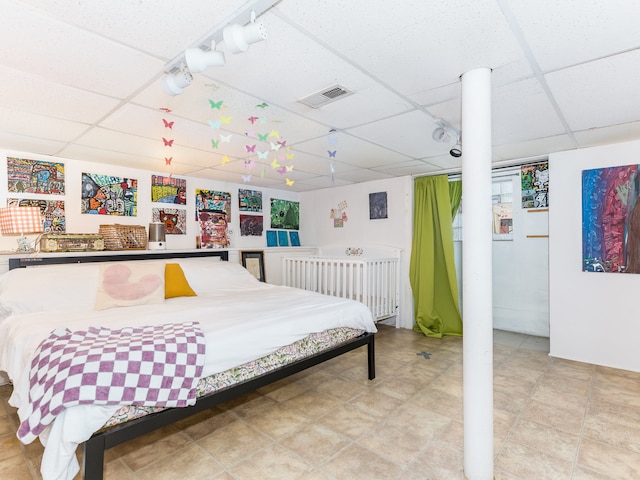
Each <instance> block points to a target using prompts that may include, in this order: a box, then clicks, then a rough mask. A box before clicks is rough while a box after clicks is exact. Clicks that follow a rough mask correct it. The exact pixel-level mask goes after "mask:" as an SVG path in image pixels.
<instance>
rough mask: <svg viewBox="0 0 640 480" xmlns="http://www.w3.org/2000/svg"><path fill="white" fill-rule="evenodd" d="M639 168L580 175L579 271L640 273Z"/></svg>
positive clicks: (603, 169) (635, 166) (598, 170)
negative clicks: (580, 237)
mask: <svg viewBox="0 0 640 480" xmlns="http://www.w3.org/2000/svg"><path fill="white" fill-rule="evenodd" d="M639 173H640V166H639V165H625V166H619V167H608V168H596V169H592V170H583V172H582V270H583V271H585V272H616V273H640V202H638V194H639V193H640V185H639V182H640V178H639Z"/></svg>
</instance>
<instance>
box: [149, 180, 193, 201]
mask: <svg viewBox="0 0 640 480" xmlns="http://www.w3.org/2000/svg"><path fill="white" fill-rule="evenodd" d="M151 201H152V202H158V203H175V204H177V205H186V204H187V180H186V179H184V178H176V177H173V176H170V177H165V176H163V175H151Z"/></svg>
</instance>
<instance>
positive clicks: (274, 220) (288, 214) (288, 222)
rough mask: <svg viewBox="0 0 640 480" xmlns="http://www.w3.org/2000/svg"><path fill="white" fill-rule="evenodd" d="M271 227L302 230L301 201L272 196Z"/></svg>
mask: <svg viewBox="0 0 640 480" xmlns="http://www.w3.org/2000/svg"><path fill="white" fill-rule="evenodd" d="M271 228H282V229H285V230H300V202H292V201H289V200H279V199H277V198H272V199H271Z"/></svg>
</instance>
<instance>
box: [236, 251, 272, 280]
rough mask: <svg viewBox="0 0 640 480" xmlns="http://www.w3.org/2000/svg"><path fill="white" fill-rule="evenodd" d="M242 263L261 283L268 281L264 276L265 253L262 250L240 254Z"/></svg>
mask: <svg viewBox="0 0 640 480" xmlns="http://www.w3.org/2000/svg"><path fill="white" fill-rule="evenodd" d="M240 261H241V262H242V266H243V267H244V268H246V269H247V271H248V272H249V273H250V274H251V275H253V276H254V277H256V278H257V279H258V280H260V281H261V282H266V281H267V280H266V278H265V275H264V252H263V251H262V250H260V251H251V252H249V251H245V252H240Z"/></svg>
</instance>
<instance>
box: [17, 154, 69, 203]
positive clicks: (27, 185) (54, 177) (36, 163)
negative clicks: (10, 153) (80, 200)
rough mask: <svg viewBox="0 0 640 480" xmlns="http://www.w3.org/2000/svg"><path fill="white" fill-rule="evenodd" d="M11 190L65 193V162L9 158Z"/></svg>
mask: <svg viewBox="0 0 640 480" xmlns="http://www.w3.org/2000/svg"><path fill="white" fill-rule="evenodd" d="M7 186H8V190H9V192H17V193H40V194H52V195H64V163H57V162H43V161H41V160H29V159H26V158H14V157H8V158H7Z"/></svg>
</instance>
